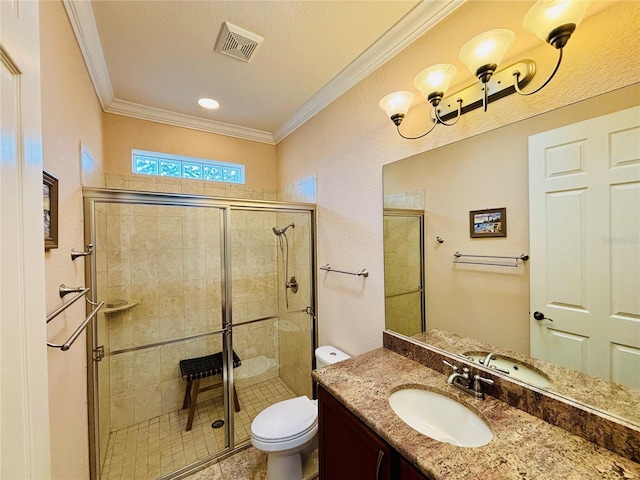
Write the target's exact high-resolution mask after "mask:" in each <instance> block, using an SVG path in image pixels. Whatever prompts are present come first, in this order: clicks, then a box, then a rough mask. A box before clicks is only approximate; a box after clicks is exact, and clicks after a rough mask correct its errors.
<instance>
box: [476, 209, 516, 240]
mask: <svg viewBox="0 0 640 480" xmlns="http://www.w3.org/2000/svg"><path fill="white" fill-rule="evenodd" d="M469 231H470V234H471V238H484V237H506V236H507V209H506V208H488V209H486V210H471V211H470V212H469Z"/></svg>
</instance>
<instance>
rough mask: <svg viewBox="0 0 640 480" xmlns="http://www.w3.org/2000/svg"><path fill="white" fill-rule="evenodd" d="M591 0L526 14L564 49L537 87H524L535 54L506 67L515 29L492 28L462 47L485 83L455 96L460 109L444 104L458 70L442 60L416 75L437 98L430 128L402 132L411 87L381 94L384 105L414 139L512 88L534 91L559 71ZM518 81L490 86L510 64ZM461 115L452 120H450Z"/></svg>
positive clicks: (557, 1)
mask: <svg viewBox="0 0 640 480" xmlns="http://www.w3.org/2000/svg"><path fill="white" fill-rule="evenodd" d="M589 3H590V1H587V0H584V1H583V0H539V1H538V2H536V3H535V4H534V5H533V6H532V7H531V8H530V9H529V11H528V12H527V13H526V15H525V16H524V19H523V27H524V29H525V30H527V31H529V32H532V33H534V34H536V35H537V36H538V37H539V38H540V39H542V40H543V41H545V42H547V43H548V44H549V45H551V46H552V47H554V48H556V49H557V50H558V51H559V55H558V62H557V63H556V66H555V68H554V70H553V72H552V73H551V75H550V76H549V78H548V79H547V80H546V81H545V82H544V83H543V84H542V85H541V86H540V87H538V88H537V89H535V90H533V91H530V92H523V91H522V90H521V89H522V87H524V86H526V85H527V84H528V83H529V82H530V81H531V79H532V78H533V76H534V74H535V64H534V63H533V62H532V61H531V60H521V61H520V62H518V63H517V64H514V65H511V66H510V67H507V68H506V69H504V70H502V71H497V68H498V65H499V64H500V62H501V61H502V58H503V57H504V55H505V53H506V52H507V50H508V49H509V47H510V46H511V44H512V43H513V41H514V39H515V35H514V33H513V32H512V31H510V30H506V29H496V30H490V31H488V32H484V33H481V34H480V35H476V36H475V37H473V38H472V39H471V40H469V41H468V42H467V43H466V44H465V45H464V46H463V47H462V49H461V50H460V54H459V57H460V60H461V61H462V62H463V63H465V64H466V65H467V66H468V67H469V70H471V72H472V73H473V74H474V75H475V76H476V77H477V78H478V80H479V82H480V85H481V89H480V90H478V89H477V86H475V85H470V86H468V87H466V88H464V89H462V90H460V91H459V92H457V93H456V94H454V95H452V96H451V98H455V99H456V100H455V101H454V102H452V103H457V114H454V113H453V112H451V111H449V112H448V113H446V114H443V113H442V112H441V111H440V109H439V108H438V106H439V105H440V103H441V102H442V100H443V97H444V94H445V92H446V89H447V88H448V86H449V85H450V84H451V82H452V80H453V78H454V77H455V75H456V69H455V67H454V66H453V65H447V64H439V65H434V66H433V67H429V68H427V69H425V70H423V71H422V72H420V73H419V74H418V75H417V76H416V78H415V80H414V87H415V88H417V89H418V90H420V91H421V93H422V94H423V95H424V97H425V98H426V99H427V101H428V102H429V103H430V104H431V107H432V110H433V113H430V115H429V120H430V121H431V123H432V125H431V126H430V127H429V128H428V129H427V131H426V132H425V133H423V134H421V135H418V136H415V137H408V136H405V135H403V134H402V132H400V124H401V123H402V120H403V119H404V117H405V116H406V114H407V112H408V110H409V108H410V106H411V103H412V102H413V100H414V98H415V95H414V94H413V93H412V92H409V91H403V92H394V93H391V94H389V95H387V96H385V97H384V98H383V99H382V100H380V103H379V105H380V108H382V109H383V110H384V111H385V112H386V114H387V116H388V117H389V118H391V120H392V121H393V123H394V124H395V125H396V128H397V130H398V134H399V135H400V136H401V137H403V138H406V139H408V140H415V139H418V138H422V137H424V136H425V135H427V134H428V133H430V132H431V131H432V130H433V129H434V128H435V127H436V125H445V126H451V125H453V124H455V123H456V122H457V121H458V120H459V118H460V115H462V114H464V113H466V112H469V111H471V110H474V109H475V108H478V107H480V106H483V107H484V111H486V110H487V105H488V103H489V102H490V101H492V99H493V100H497V99H498V98H502V97H504V96H507V95H510V94H512V93H518V94H520V95H531V94H534V93H536V92H539V91H540V90H542V89H543V88H544V87H545V86H547V85H548V84H549V82H550V81H551V79H552V78H553V77H554V76H555V74H556V72H557V71H558V68H559V67H560V63H561V61H562V50H563V48H564V46H565V45H566V44H567V42H568V41H569V38H571V35H572V34H573V32H574V31H575V29H576V27H577V26H578V25H579V24H580V22H581V21H582V19H583V18H584V14H585V12H586V10H587V7H588V5H589ZM521 65H524V68H525V69H526V72H521V71H520V70H519V69H518V68H521V67H520V66H521ZM513 67H516V68H514V69H513V70H512V72H511V75H512V76H513V83H512V84H508V82H502V81H497V82H493V83H492V88H493V91H492V92H489V81H490V80H491V78H492V77H494V76H496V75H497V74H499V73H502V72H504V71H505V70H509V69H512V68H513ZM435 79H440V80H442V83H440V84H437V83H435V82H434V81H432V80H435ZM454 116H455V120H454V121H453V122H452V123H446V120H448V119H449V118H452V117H454Z"/></svg>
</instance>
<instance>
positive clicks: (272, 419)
mask: <svg viewBox="0 0 640 480" xmlns="http://www.w3.org/2000/svg"><path fill="white" fill-rule="evenodd" d="M347 358H350V357H349V355H347V354H346V353H344V352H341V351H340V350H338V349H337V348H334V347H331V346H324V347H318V348H317V349H316V365H317V368H322V367H325V366H327V365H331V364H334V363H337V362H340V361H342V360H346V359H347ZM317 433H318V404H317V400H311V399H309V398H308V397H306V396H304V395H303V396H301V397H297V398H292V399H289V400H284V401H282V402H278V403H275V404H273V405H271V406H270V407H267V408H265V409H264V410H263V411H262V412H260V413H259V414H258V416H256V418H255V419H254V420H253V422H251V443H252V445H253V446H254V447H255V448H257V449H258V450H261V451H263V452H265V453H266V454H267V480H301V479H302V456H301V453H302V452H303V451H305V450H307V449H312V448H315V445H316V436H317Z"/></svg>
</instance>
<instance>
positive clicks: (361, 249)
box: [277, 2, 640, 354]
mask: <svg viewBox="0 0 640 480" xmlns="http://www.w3.org/2000/svg"><path fill="white" fill-rule="evenodd" d="M516 3H517V2H514V4H516ZM496 7H498V8H505V3H504V2H502V3H500V2H497V3H496V2H470V3H465V4H464V5H463V6H461V7H460V8H459V9H458V10H456V12H455V13H454V14H452V15H451V16H450V17H448V18H447V19H446V20H445V21H443V22H442V23H441V24H439V25H437V26H436V27H434V28H433V29H432V30H431V31H430V32H428V33H427V34H425V35H424V36H423V37H421V38H420V39H419V40H418V41H416V42H415V43H414V44H413V45H411V46H410V47H408V48H407V49H405V50H404V51H402V52H401V53H400V54H398V55H397V56H396V57H394V58H393V59H392V60H391V61H390V62H388V63H387V64H385V65H384V66H383V67H381V68H380V69H378V70H377V71H376V72H374V73H373V74H372V75H370V76H369V77H368V78H366V79H365V80H363V81H362V82H360V84H358V85H357V86H356V87H354V88H353V89H352V90H350V91H349V92H347V93H346V94H345V95H343V96H342V97H341V98H339V99H338V100H337V101H335V102H334V103H333V104H331V105H330V106H328V107H327V108H326V109H325V110H323V111H322V112H321V113H320V114H318V115H317V116H316V117H314V118H313V119H311V120H310V121H309V122H307V123H306V124H305V125H304V126H302V127H301V128H300V129H298V130H297V131H296V132H294V133H293V134H292V135H290V136H289V137H287V138H286V139H285V140H283V141H282V142H281V143H279V144H278V146H277V150H278V173H279V177H278V182H279V184H284V183H290V182H292V181H294V180H295V179H296V178H301V177H305V176H308V175H311V174H313V173H316V174H317V180H318V194H317V198H318V219H319V225H318V262H319V264H323V263H331V265H332V266H334V267H335V268H342V269H347V270H351V269H360V268H367V269H369V272H370V275H369V277H368V278H367V279H361V278H356V277H347V276H342V277H337V276H333V277H324V278H323V276H320V277H319V285H318V299H319V307H318V314H319V341H320V343H321V344H326V343H329V344H333V345H335V346H337V347H338V348H341V349H343V350H345V351H346V352H348V353H351V354H357V353H361V352H364V351H367V350H370V349H372V348H375V347H378V346H380V345H381V343H382V336H381V334H380V333H381V331H382V329H383V328H384V281H383V247H382V236H383V235H382V231H383V226H382V196H383V195H382V166H383V165H385V164H387V163H391V162H393V161H396V160H399V159H401V158H405V157H408V156H411V155H415V154H417V153H421V152H426V151H429V150H432V149H433V148H436V147H439V146H442V145H446V144H448V143H452V142H454V141H457V140H460V139H463V138H467V137H470V136H473V135H477V134H479V133H482V132H486V131H489V130H493V129H495V128H498V127H500V126H503V125H507V124H511V123H514V122H517V121H519V120H522V119H525V118H529V117H533V116H535V115H538V114H540V113H543V112H547V111H550V110H553V109H556V108H558V107H560V106H563V105H568V104H571V103H574V102H577V101H580V100H583V99H586V98H590V97H593V96H596V95H600V94H602V93H605V92H607V91H612V90H615V89H617V88H620V87H623V86H626V85H631V84H633V83H635V82H638V81H640V46H639V45H638V42H637V38H638V37H639V35H640V32H639V29H640V22H638V18H639V15H640V4H639V3H638V2H618V3H614V4H612V5H611V6H609V7H608V8H606V9H604V10H602V11H600V12H599V13H597V14H595V15H593V16H591V17H589V18H587V19H585V21H584V22H583V23H582V24H581V25H580V27H579V29H578V30H577V31H576V33H575V35H574V37H573V38H572V39H571V41H570V42H569V44H568V45H567V48H566V49H565V50H566V51H565V60H564V61H563V65H562V67H561V68H560V71H559V73H558V75H557V77H556V78H555V79H554V80H553V81H552V82H551V83H550V84H549V86H547V88H545V90H543V91H542V92H540V93H539V94H537V95H534V96H532V97H519V96H515V95H512V96H511V97H508V98H504V99H502V100H500V101H498V102H496V103H493V104H491V105H490V107H489V112H488V113H487V114H484V113H483V112H482V111H481V110H480V109H478V110H476V111H474V112H471V113H468V114H466V115H465V116H464V117H463V118H462V119H461V120H460V122H459V124H458V125H456V126H455V127H452V128H437V129H436V130H435V131H434V132H432V134H430V135H428V136H427V137H425V138H424V139H422V140H418V141H408V140H404V139H402V138H400V137H399V136H398V135H397V133H396V132H395V128H394V126H393V125H392V123H391V122H390V120H389V119H387V118H385V115H384V113H383V112H382V111H381V110H380V109H379V108H378V101H379V100H380V98H382V97H383V96H384V95H385V94H387V93H389V92H390V91H393V90H399V89H411V88H412V87H411V83H410V82H411V81H412V80H413V77H414V76H415V74H416V73H417V72H419V71H420V70H422V69H423V68H425V67H426V66H428V65H431V64H434V63H440V62H443V61H450V60H451V59H455V55H456V54H455V53H453V54H451V55H450V56H449V57H447V56H443V55H442V52H443V51H444V50H446V49H448V48H449V49H450V45H451V44H453V45H454V47H455V48H456V49H459V48H460V46H462V44H463V43H464V41H465V40H466V38H467V37H468V36H471V35H472V34H473V33H474V32H475V31H476V28H477V29H478V30H477V31H478V32H480V31H482V27H485V26H484V25H477V22H476V21H475V19H476V18H480V16H479V15H478V10H482V9H495V8H496ZM494 18H495V17H494ZM461 25H465V26H467V27H465V28H460V26H461ZM469 25H474V26H475V28H470V27H468V26H469ZM495 26H497V25H494V27H495ZM471 30H473V31H471ZM456 32H462V33H456ZM614 32H615V33H614ZM458 35H460V37H458ZM443 39H446V42H443ZM529 53H530V54H529V55H527V56H528V57H529V58H533V59H535V60H536V61H538V60H542V65H540V69H541V70H542V71H543V72H547V71H549V66H548V63H549V62H553V60H554V56H555V55H556V54H555V52H554V51H553V50H552V49H551V48H550V47H548V46H546V45H541V46H540V47H538V48H536V49H535V50H533V51H531V52H529ZM510 60H512V61H515V60H517V58H516V59H506V60H505V64H508V63H510ZM469 75H470V74H469ZM544 75H545V74H544V73H542V74H541V76H542V77H544ZM468 80H469V81H471V78H469V79H468ZM536 80H537V81H539V82H541V79H535V80H534V83H535V81H536ZM454 91H455V89H454ZM420 114H421V109H420V108H417V109H414V111H411V112H410V113H409V116H408V117H407V120H405V121H406V122H409V120H408V119H409V118H410V117H411V116H413V117H414V118H415V117H416V116H418V117H421V115H420ZM421 118H422V119H424V117H423V116H422V117H421ZM403 126H404V125H403ZM407 127H408V128H409V129H410V127H412V125H411V124H409V123H407ZM519 175H520V176H522V174H521V173H520V174H519ZM460 195H461V198H464V194H463V193H461V194H460ZM498 200H502V199H498V198H495V201H498ZM504 202H505V203H506V204H507V205H508V204H513V202H518V203H519V204H520V205H523V200H521V199H515V198H513V199H512V198H508V199H504ZM491 206H500V205H491ZM465 208H466V206H465ZM522 208H524V207H522ZM467 210H469V209H467ZM514 222H516V223H515V224H514V223H510V227H511V225H513V226H514V228H515V229H516V231H517V229H518V227H517V223H518V222H520V223H521V225H522V226H521V227H520V228H521V231H520V234H519V235H520V237H521V238H522V239H523V241H526V240H525V238H526V236H525V233H524V230H523V229H524V225H526V223H527V220H525V219H524V218H521V219H518V218H517V217H516V218H515V219H514ZM521 292H522V295H524V294H525V292H526V290H525V289H521ZM495 296H496V297H497V298H500V297H501V295H495Z"/></svg>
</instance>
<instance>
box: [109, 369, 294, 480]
mask: <svg viewBox="0 0 640 480" xmlns="http://www.w3.org/2000/svg"><path fill="white" fill-rule="evenodd" d="M237 393H238V400H239V401H240V407H241V410H240V412H237V413H236V414H235V416H234V431H235V441H236V443H241V442H242V441H244V440H248V439H249V438H250V436H251V422H252V421H253V419H254V418H255V417H256V415H258V413H260V412H261V411H262V410H264V409H265V408H266V407H268V406H269V405H273V404H274V403H276V402H279V401H281V400H286V399H288V398H293V397H295V396H296V394H295V393H294V392H293V391H292V390H291V389H290V388H289V387H288V386H287V385H286V384H285V383H284V382H283V381H282V380H281V379H280V378H275V379H272V380H267V381H266V382H262V383H259V384H256V385H251V386H249V387H243V388H238V389H237ZM187 415H188V413H187V410H178V411H175V412H171V413H168V414H165V415H162V416H160V417H156V418H153V419H151V420H148V421H145V422H142V423H139V424H137V425H133V426H130V427H127V428H123V429H121V430H118V431H115V432H112V433H111V435H110V436H109V444H108V446H107V453H106V456H105V461H104V465H103V468H102V476H101V478H102V480H131V479H135V480H138V479H148V480H151V479H155V478H158V477H160V476H162V475H166V474H168V473H171V472H173V471H175V470H178V469H179V468H182V467H184V466H186V465H189V464H191V463H194V462H196V461H198V460H201V459H203V458H207V457H209V456H211V455H214V454H216V453H218V452H221V451H222V450H223V449H224V429H223V428H218V429H214V428H212V427H211V424H212V422H214V421H215V420H219V419H223V418H224V406H223V402H222V397H215V398H212V399H209V400H205V401H203V402H198V406H197V408H196V412H195V415H194V418H193V426H192V429H191V430H190V431H188V432H187V431H185V428H186V425H187ZM240 453H242V452H240ZM233 457H235V455H233V456H232V457H229V458H233ZM256 458H259V456H258V457H256ZM263 460H265V459H263ZM265 461H266V460H265ZM254 463H255V462H254ZM216 465H217V464H216ZM265 465H266V463H265ZM214 478H217V477H214ZM220 478H222V479H225V480H226V477H224V476H223V477H220ZM257 478H260V477H257Z"/></svg>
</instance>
